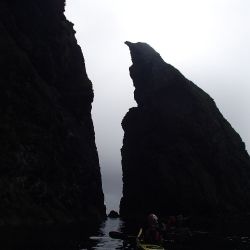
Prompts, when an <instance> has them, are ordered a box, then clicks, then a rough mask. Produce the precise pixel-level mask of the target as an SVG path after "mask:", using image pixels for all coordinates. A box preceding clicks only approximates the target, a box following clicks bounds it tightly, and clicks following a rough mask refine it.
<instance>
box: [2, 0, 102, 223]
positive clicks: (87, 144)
mask: <svg viewBox="0 0 250 250" xmlns="http://www.w3.org/2000/svg"><path fill="white" fill-rule="evenodd" d="M64 4H65V3H64V0H36V1H34V0H26V1H7V0H6V1H5V0H2V1H1V2H0V53H1V57H0V71H1V74H0V88H1V91H0V102H1V107H0V117H1V123H0V130H1V133H0V137H1V138H0V154H1V156H0V200H1V202H0V225H22V224H29V225H33V224H44V223H55V222H57V223H65V222H79V221H84V220H86V219H91V218H94V221H98V220H100V219H102V218H103V217H104V216H105V206H104V198H103V192H102V185H101V176H100V168H99V162H98V155H97V150H96V146H95V139H94V129H93V124H92V119H91V103H92V100H93V90H92V84H91V82H90V80H89V79H88V77H87V74H86V71H85V65H84V59H83V56H82V52H81V49H80V47H79V46H78V45H77V42H76V39H75V37H74V33H75V32H74V30H73V25H72V23H70V22H69V21H67V20H66V18H65V16H64Z"/></svg>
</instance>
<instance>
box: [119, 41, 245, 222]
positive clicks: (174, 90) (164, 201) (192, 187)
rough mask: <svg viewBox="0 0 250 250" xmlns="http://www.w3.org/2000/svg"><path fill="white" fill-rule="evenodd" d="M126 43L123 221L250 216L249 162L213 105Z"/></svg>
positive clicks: (141, 46) (152, 55) (149, 52)
mask: <svg viewBox="0 0 250 250" xmlns="http://www.w3.org/2000/svg"><path fill="white" fill-rule="evenodd" d="M126 44H127V45H128V47H129V49H130V52H131V58H132V62H133V65H132V66H131V67H130V75H131V78H132V79H133V82H134V87H135V91H134V97H135V100H136V102H137V104H138V107H134V108H131V109H130V110H129V112H128V113H127V114H126V116H125V117H124V119H123V122H122V127H123V130H124V132H125V134H124V139H123V147H122V150H121V153H122V169H123V198H122V200H121V203H120V214H121V216H123V217H136V216H140V215H141V216H143V215H145V214H147V213H149V212H155V213H159V214H179V213H184V214H201V215H206V214H220V213H228V212H230V213H232V212H233V213H234V212H235V213H237V212H243V211H249V208H250V158H249V155H248V153H247V151H246V149H245V145H244V143H243V142H242V140H241V138H240V136H239V134H238V133H237V132H235V130H234V129H233V128H232V127H231V125H230V124H229V122H228V121H227V120H226V119H225V118H224V117H223V115H222V114H221V113H220V111H219V110H218V108H217V107H216V104H215V102H214V100H213V99H212V98H211V97H210V96H209V95H208V94H207V93H205V92H204V91H203V90H202V89H200V88H199V87H197V86H196V85H195V84H194V83H192V82H191V81H189V80H188V79H186V78H185V77H184V76H183V75H182V74H181V73H180V72H179V71H178V70H177V69H175V68H174V67H173V66H171V65H170V64H167V63H165V62H164V61H163V59H162V58H161V56H160V55H159V53H157V52H156V51H155V50H154V49H153V48H151V47H150V46H149V45H148V44H145V43H130V42H126Z"/></svg>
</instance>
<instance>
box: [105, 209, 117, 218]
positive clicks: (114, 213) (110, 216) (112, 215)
mask: <svg viewBox="0 0 250 250" xmlns="http://www.w3.org/2000/svg"><path fill="white" fill-rule="evenodd" d="M108 217H109V218H119V217H120V216H119V214H118V213H117V212H116V211H114V210H111V211H110V213H109V215H108Z"/></svg>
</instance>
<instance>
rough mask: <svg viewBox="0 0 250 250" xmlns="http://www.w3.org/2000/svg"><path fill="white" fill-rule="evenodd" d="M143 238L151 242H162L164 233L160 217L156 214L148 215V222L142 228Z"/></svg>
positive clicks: (146, 241)
mask: <svg viewBox="0 0 250 250" xmlns="http://www.w3.org/2000/svg"><path fill="white" fill-rule="evenodd" d="M140 237H141V239H143V241H144V242H145V243H149V244H161V243H162V240H163V238H162V233H161V229H160V224H159V221H158V217H157V216H156V215H155V214H149V215H148V217H147V224H146V226H145V227H144V228H143V230H142V234H141V236H140Z"/></svg>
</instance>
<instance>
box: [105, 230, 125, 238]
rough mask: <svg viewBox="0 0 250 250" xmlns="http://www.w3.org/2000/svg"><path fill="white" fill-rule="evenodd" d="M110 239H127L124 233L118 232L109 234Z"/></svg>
mask: <svg viewBox="0 0 250 250" xmlns="http://www.w3.org/2000/svg"><path fill="white" fill-rule="evenodd" d="M109 237H111V238H113V239H119V240H125V239H126V238H127V237H126V235H125V234H124V233H121V232H117V231H111V232H109Z"/></svg>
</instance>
